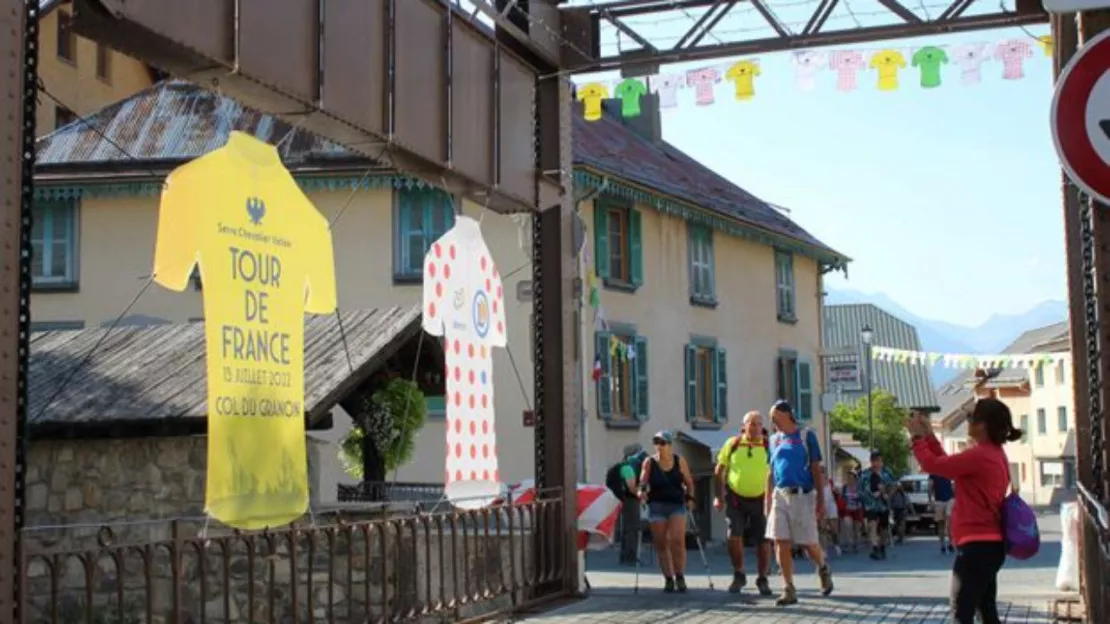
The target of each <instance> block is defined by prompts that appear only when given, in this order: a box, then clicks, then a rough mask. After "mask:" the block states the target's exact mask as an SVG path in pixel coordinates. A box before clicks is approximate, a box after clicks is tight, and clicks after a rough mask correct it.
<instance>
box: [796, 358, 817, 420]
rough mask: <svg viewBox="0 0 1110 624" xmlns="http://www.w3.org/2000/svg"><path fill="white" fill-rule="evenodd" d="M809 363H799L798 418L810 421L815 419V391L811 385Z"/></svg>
mask: <svg viewBox="0 0 1110 624" xmlns="http://www.w3.org/2000/svg"><path fill="white" fill-rule="evenodd" d="M809 372H810V371H809V362H802V361H799V362H798V378H797V383H798V418H799V419H800V420H804V421H808V420H811V419H812V418H813V389H812V386H811V385H810V378H809Z"/></svg>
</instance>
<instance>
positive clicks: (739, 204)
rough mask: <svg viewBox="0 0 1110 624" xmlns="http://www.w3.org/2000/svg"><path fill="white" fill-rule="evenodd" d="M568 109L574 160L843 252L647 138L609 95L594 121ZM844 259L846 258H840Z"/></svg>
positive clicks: (821, 247) (679, 152)
mask: <svg viewBox="0 0 1110 624" xmlns="http://www.w3.org/2000/svg"><path fill="white" fill-rule="evenodd" d="M575 106H576V107H578V109H576V112H575V114H574V135H573V136H574V164H576V165H586V166H589V167H591V168H593V169H596V170H598V171H600V172H603V173H607V174H610V175H612V176H615V177H617V178H621V179H624V180H628V181H630V182H634V183H637V184H640V185H642V186H644V187H647V188H650V189H653V190H656V191H658V192H660V193H662V194H664V195H669V196H671V197H673V198H676V199H679V200H681V201H685V202H687V203H689V204H692V205H694V206H699V207H701V208H705V209H707V210H711V211H713V212H716V213H719V214H722V215H724V216H727V217H732V218H734V219H738V220H740V221H743V222H745V223H748V224H751V225H755V226H757V227H760V228H763V229H766V230H768V231H770V232H774V233H776V234H780V235H783V236H786V237H789V238H791V239H794V240H796V241H799V242H801V243H804V244H806V245H809V246H812V247H815V248H817V249H819V250H822V251H825V252H826V253H828V254H831V255H835V256H839V257H841V258H843V255H842V254H840V253H839V252H837V251H836V250H834V249H832V248H831V247H829V246H827V245H825V244H824V243H822V242H821V241H819V240H818V239H817V238H816V237H815V236H813V235H812V234H810V233H809V232H807V231H806V230H805V229H803V228H802V227H801V226H799V225H798V224H797V223H795V222H794V221H792V220H791V219H790V218H789V217H787V216H786V215H784V214H783V213H782V212H780V211H779V210H776V209H775V208H774V207H773V206H771V205H770V204H768V203H767V202H765V201H763V200H762V199H759V198H758V197H756V196H754V195H752V194H751V193H749V192H747V191H745V190H744V189H742V188H740V187H739V186H737V185H735V184H733V183H732V182H730V181H729V180H727V179H726V178H725V177H723V176H721V175H719V174H718V173H717V172H715V171H713V170H712V169H710V168H709V167H706V166H705V165H703V164H702V163H700V162H698V161H697V160H695V159H694V158H692V157H690V156H688V155H687V154H686V153H684V152H683V151H682V150H680V149H678V148H677V147H675V146H673V145H671V144H670V143H667V142H666V141H663V140H662V139H660V140H654V141H653V140H651V139H650V138H648V137H645V136H642V135H641V134H640V133H639V132H637V131H636V130H634V129H632V128H631V127H629V125H627V124H626V123H625V122H624V121H622V118H621V116H620V112H619V105H618V104H617V102H616V101H615V100H613V101H606V102H605V106H604V114H603V115H602V118H601V119H598V120H597V121H586V119H585V117H584V116H583V115H582V113H581V110H580V107H581V104H576V105H575ZM844 260H847V258H844Z"/></svg>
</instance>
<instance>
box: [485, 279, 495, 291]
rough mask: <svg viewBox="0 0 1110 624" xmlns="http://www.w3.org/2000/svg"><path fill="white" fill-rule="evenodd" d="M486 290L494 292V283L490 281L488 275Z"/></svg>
mask: <svg viewBox="0 0 1110 624" xmlns="http://www.w3.org/2000/svg"><path fill="white" fill-rule="evenodd" d="M486 292H493V283H492V282H490V281H489V278H488V277H487V278H486Z"/></svg>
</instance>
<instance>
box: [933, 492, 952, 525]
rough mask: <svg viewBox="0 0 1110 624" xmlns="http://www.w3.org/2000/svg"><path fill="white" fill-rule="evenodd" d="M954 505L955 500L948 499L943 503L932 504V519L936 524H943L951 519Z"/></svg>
mask: <svg viewBox="0 0 1110 624" xmlns="http://www.w3.org/2000/svg"><path fill="white" fill-rule="evenodd" d="M955 504H956V499H955V498H950V499H948V500H946V501H944V502H940V501H935V502H933V519H934V520H936V521H937V522H944V521H946V520H948V519H949V518H951V517H952V506H953V505H955Z"/></svg>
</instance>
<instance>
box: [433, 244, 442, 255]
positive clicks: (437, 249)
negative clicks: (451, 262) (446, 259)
mask: <svg viewBox="0 0 1110 624" xmlns="http://www.w3.org/2000/svg"><path fill="white" fill-rule="evenodd" d="M432 251H435V253H436V257H437V258H442V257H443V250H442V249H440V246H439V243H436V244H434V245H432Z"/></svg>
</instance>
